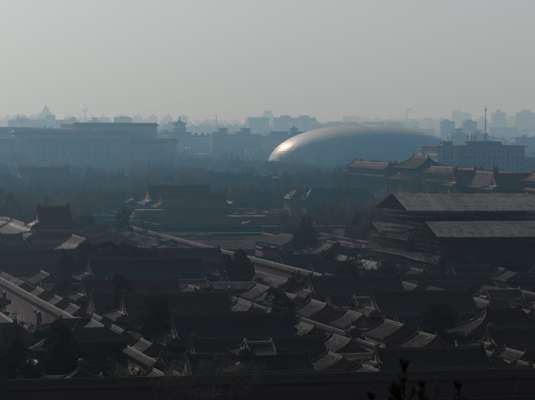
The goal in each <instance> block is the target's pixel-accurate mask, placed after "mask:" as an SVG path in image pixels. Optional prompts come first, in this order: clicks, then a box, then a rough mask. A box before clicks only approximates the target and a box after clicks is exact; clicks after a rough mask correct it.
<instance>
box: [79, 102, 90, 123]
mask: <svg viewBox="0 0 535 400" xmlns="http://www.w3.org/2000/svg"><path fill="white" fill-rule="evenodd" d="M80 109H81V110H82V117H83V119H84V122H85V121H87V112H88V111H89V109H88V107H87V106H86V105H85V104H82V105H81V106H80Z"/></svg>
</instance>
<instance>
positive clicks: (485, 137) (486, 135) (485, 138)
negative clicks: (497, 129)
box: [483, 106, 489, 140]
mask: <svg viewBox="0 0 535 400" xmlns="http://www.w3.org/2000/svg"><path fill="white" fill-rule="evenodd" d="M483 129H484V134H485V135H484V140H489V134H488V132H487V106H485V119H484V128H483Z"/></svg>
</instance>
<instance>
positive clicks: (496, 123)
mask: <svg viewBox="0 0 535 400" xmlns="http://www.w3.org/2000/svg"><path fill="white" fill-rule="evenodd" d="M490 123H491V127H493V128H505V127H506V126H507V113H505V112H503V111H501V110H496V111H495V112H493V113H492V116H491V121H490Z"/></svg>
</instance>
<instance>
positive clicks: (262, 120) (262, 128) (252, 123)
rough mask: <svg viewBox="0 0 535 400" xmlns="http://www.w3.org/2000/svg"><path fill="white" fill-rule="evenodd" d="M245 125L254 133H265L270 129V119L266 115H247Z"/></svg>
mask: <svg viewBox="0 0 535 400" xmlns="http://www.w3.org/2000/svg"><path fill="white" fill-rule="evenodd" d="M245 125H246V126H247V128H249V129H250V130H251V133H253V134H255V135H267V134H268V133H269V132H270V131H271V125H270V120H269V118H266V117H249V118H247V121H246V123H245Z"/></svg>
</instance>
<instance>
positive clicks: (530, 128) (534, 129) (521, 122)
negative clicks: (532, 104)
mask: <svg viewBox="0 0 535 400" xmlns="http://www.w3.org/2000/svg"><path fill="white" fill-rule="evenodd" d="M515 122H516V127H517V129H518V130H519V131H520V133H522V134H532V133H535V113H534V112H532V111H530V110H524V111H520V112H519V113H517V114H516V116H515Z"/></svg>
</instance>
